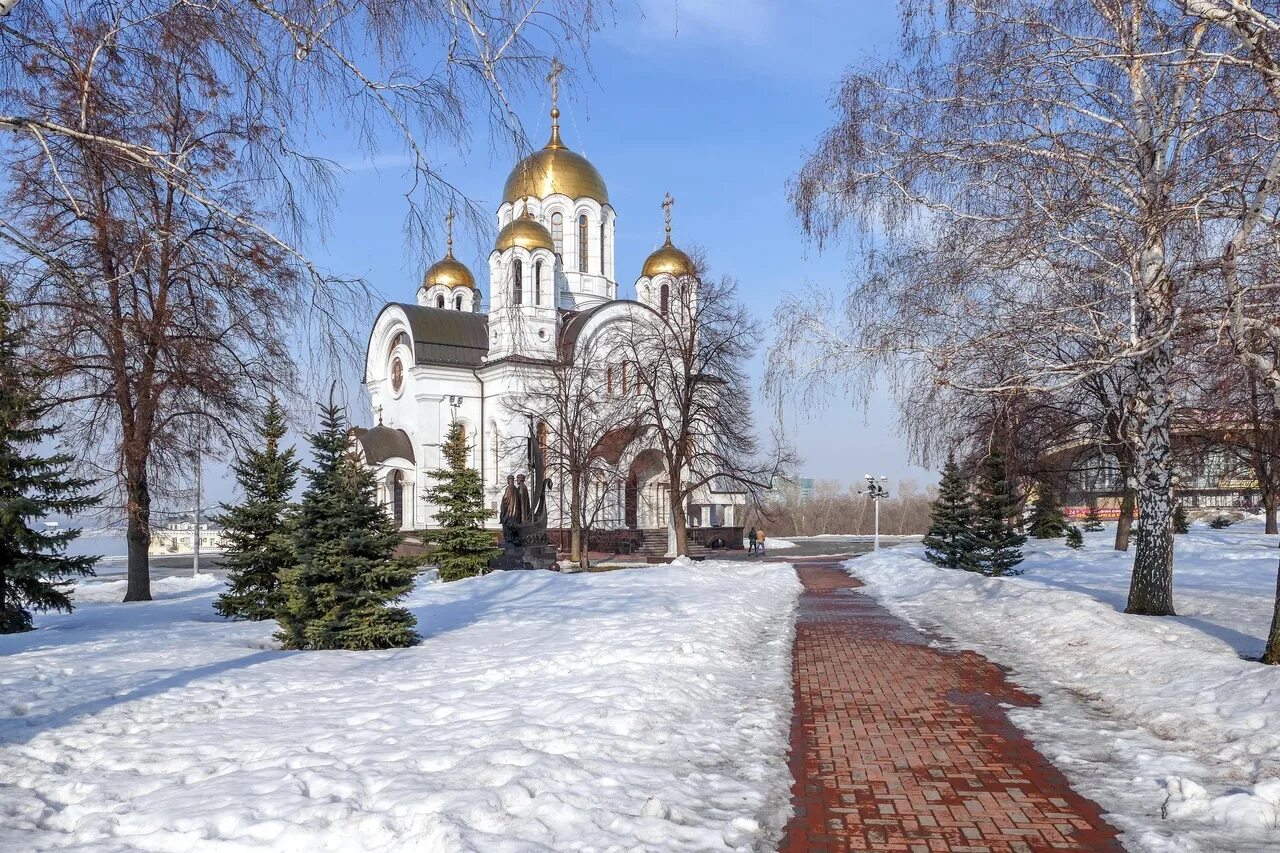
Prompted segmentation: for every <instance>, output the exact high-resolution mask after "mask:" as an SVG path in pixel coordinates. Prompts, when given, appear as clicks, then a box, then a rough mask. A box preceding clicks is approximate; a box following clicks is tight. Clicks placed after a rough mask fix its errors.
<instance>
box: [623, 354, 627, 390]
mask: <svg viewBox="0 0 1280 853" xmlns="http://www.w3.org/2000/svg"><path fill="white" fill-rule="evenodd" d="M622 393H623V394H626V393H627V363H626V362H625V361H624V362H622Z"/></svg>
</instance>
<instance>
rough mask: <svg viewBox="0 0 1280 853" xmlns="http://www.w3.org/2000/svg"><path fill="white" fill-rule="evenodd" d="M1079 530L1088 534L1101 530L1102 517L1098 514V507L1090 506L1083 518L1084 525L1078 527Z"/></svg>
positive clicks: (1095, 505)
mask: <svg viewBox="0 0 1280 853" xmlns="http://www.w3.org/2000/svg"><path fill="white" fill-rule="evenodd" d="M1080 529H1081V530H1084V531H1086V532H1088V533H1097V532H1098V531H1099V530H1101V529H1102V516H1101V515H1099V514H1098V505H1097V504H1096V503H1095V504H1091V505H1090V506H1089V512H1088V513H1087V514H1086V515H1085V517H1084V524H1082V525H1080Z"/></svg>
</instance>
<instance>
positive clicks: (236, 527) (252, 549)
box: [213, 398, 298, 620]
mask: <svg viewBox="0 0 1280 853" xmlns="http://www.w3.org/2000/svg"><path fill="white" fill-rule="evenodd" d="M285 432H286V428H285V420H284V412H283V411H282V410H281V409H280V404H279V403H277V402H276V400H275V398H272V399H271V401H270V402H269V403H268V404H267V410H266V412H265V413H264V415H263V418H262V432H261V435H262V438H263V447H262V448H261V449H254V450H251V451H249V452H248V453H247V454H245V456H244V457H243V458H241V459H238V460H237V461H236V463H235V465H233V466H232V470H233V471H235V475H236V482H237V483H238V484H239V486H240V491H241V492H242V493H243V494H244V502H243V503H240V504H236V505H234V506H233V505H229V504H225V503H224V504H222V505H221V506H222V514H221V515H219V516H218V517H217V518H215V522H216V523H217V524H219V525H221V526H222V527H223V528H225V530H226V534H225V535H226V538H227V540H228V543H229V546H228V548H227V553H226V556H225V557H224V558H223V561H222V565H223V567H224V568H225V569H227V570H228V573H227V587H228V588H227V591H226V592H224V593H222V595H220V596H218V600H217V601H216V602H215V603H214V605H213V608H214V610H217V611H218V613H220V614H222V615H223V616H224V617H226V618H228V619H253V620H263V619H274V618H276V616H277V614H278V613H279V612H280V607H281V605H282V604H283V603H284V601H283V593H282V592H281V591H280V574H281V572H283V571H285V570H286V569H288V568H289V567H290V566H292V565H293V564H294V563H295V562H296V561H295V559H294V553H293V538H292V533H291V531H290V530H289V497H290V495H291V494H292V493H293V487H294V485H296V484H297V482H298V460H297V459H296V458H295V453H294V450H293V448H292V447H290V448H288V449H285V450H282V449H281V447H280V439H282V438H284V434H285Z"/></svg>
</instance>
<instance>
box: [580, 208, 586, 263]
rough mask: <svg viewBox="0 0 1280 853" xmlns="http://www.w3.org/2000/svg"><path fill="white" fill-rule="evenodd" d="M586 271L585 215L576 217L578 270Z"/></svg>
mask: <svg viewBox="0 0 1280 853" xmlns="http://www.w3.org/2000/svg"><path fill="white" fill-rule="evenodd" d="M586 271H587V215H586V214H585V213H584V214H582V215H580V216H579V217H578V272H586Z"/></svg>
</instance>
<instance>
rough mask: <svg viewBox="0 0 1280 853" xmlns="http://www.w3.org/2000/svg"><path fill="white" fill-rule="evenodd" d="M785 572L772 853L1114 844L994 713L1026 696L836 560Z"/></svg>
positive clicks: (1103, 847) (918, 852)
mask: <svg viewBox="0 0 1280 853" xmlns="http://www.w3.org/2000/svg"><path fill="white" fill-rule="evenodd" d="M795 565H796V571H797V573H798V574H799V575H800V580H801V581H802V582H803V584H804V587H805V591H804V593H803V594H802V596H801V599H800V609H799V613H798V615H797V619H796V639H795V648H794V650H793V652H792V660H793V677H794V681H795V715H794V717H793V719H792V724H791V772H792V775H793V776H794V778H795V780H796V782H795V784H794V786H793V788H792V803H793V805H794V807H795V816H794V817H793V818H792V820H791V822H790V823H789V824H788V826H787V831H786V837H785V839H784V841H783V844H782V847H781V850H782V851H783V853H801V851H815V853H820V851H833V853H834V851H877V852H878V851H902V853H940V851H954V853H1030V851H1044V850H1088V851H1121V850H1123V848H1122V847H1121V846H1120V845H1119V843H1118V842H1117V841H1116V831H1115V830H1114V829H1113V828H1112V827H1111V826H1110V825H1109V824H1107V822H1106V821H1105V820H1104V819H1103V817H1102V813H1101V810H1100V809H1099V808H1098V806H1097V804H1096V803H1093V802H1092V801H1090V800H1086V799H1085V798H1083V797H1081V796H1079V795H1078V794H1076V793H1075V792H1074V791H1072V790H1071V787H1070V785H1069V784H1068V782H1067V780H1066V778H1065V777H1064V776H1063V775H1062V773H1060V772H1059V771H1058V770H1057V769H1056V768H1055V767H1054V766H1053V765H1052V764H1050V763H1049V761H1048V760H1047V759H1046V758H1045V757H1044V756H1042V755H1041V754H1040V753H1039V752H1037V751H1036V749H1035V747H1034V746H1033V745H1032V744H1031V742H1030V741H1029V740H1027V738H1026V736H1025V735H1023V734H1022V733H1021V732H1020V731H1019V730H1018V729H1017V728H1016V727H1015V726H1014V725H1013V724H1012V723H1010V722H1009V719H1008V716H1007V715H1006V714H1005V709H1004V708H1003V707H1001V704H1002V703H1004V704H1009V705H1022V706H1028V705H1034V704H1035V703H1036V701H1037V700H1036V697H1034V696H1032V695H1030V694H1028V693H1026V692H1024V691H1022V690H1020V689H1018V688H1017V687H1015V686H1014V685H1012V684H1010V683H1009V682H1008V681H1007V680H1006V679H1005V674H1004V671H1003V670H1001V669H1000V668H999V667H998V666H996V665H995V664H993V663H991V662H990V661H988V660H987V659H985V658H983V657H981V656H980V655H977V654H974V653H972V652H953V651H948V650H945V649H939V648H936V647H932V646H930V645H929V639H930V638H929V637H928V636H926V635H925V634H922V633H921V632H919V631H917V630H916V629H914V628H912V627H911V626H910V625H909V624H907V623H906V622H904V621H902V620H901V619H898V618H897V617H895V616H893V615H892V614H891V613H889V611H887V610H885V609H884V608H883V607H881V606H880V605H878V604H877V603H876V602H875V600H874V599H872V598H871V597H870V596H867V595H862V594H860V593H857V592H854V591H853V590H855V589H856V588H857V587H859V586H861V584H860V583H859V582H858V580H857V579H855V578H852V577H850V576H849V575H848V574H846V573H845V572H844V571H843V570H841V569H840V568H839V564H838V563H836V562H832V561H823V562H818V561H815V562H811V563H802V562H797V563H796V564H795Z"/></svg>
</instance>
